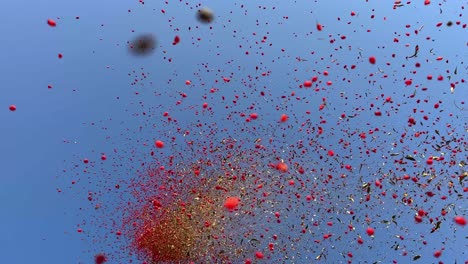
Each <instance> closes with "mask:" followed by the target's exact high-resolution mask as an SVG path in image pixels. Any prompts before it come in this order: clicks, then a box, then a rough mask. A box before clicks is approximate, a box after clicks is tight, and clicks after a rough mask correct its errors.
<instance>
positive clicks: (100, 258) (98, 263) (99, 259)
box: [94, 253, 107, 264]
mask: <svg viewBox="0 0 468 264" xmlns="http://www.w3.org/2000/svg"><path fill="white" fill-rule="evenodd" d="M105 262H107V257H106V255H104V254H103V253H99V254H97V255H96V256H94V263H95V264H103V263H105Z"/></svg>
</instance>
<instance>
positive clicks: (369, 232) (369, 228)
mask: <svg viewBox="0 0 468 264" xmlns="http://www.w3.org/2000/svg"><path fill="white" fill-rule="evenodd" d="M366 233H367V235H368V236H373V235H374V233H375V230H374V228H372V227H368V228H367V229H366Z"/></svg>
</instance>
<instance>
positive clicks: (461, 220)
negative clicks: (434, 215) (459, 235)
mask: <svg viewBox="0 0 468 264" xmlns="http://www.w3.org/2000/svg"><path fill="white" fill-rule="evenodd" d="M453 221H454V222H455V223H457V224H459V225H461V226H465V225H466V219H465V218H464V217H463V216H455V218H454V219H453Z"/></svg>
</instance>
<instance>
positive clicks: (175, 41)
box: [172, 36, 180, 45]
mask: <svg viewBox="0 0 468 264" xmlns="http://www.w3.org/2000/svg"><path fill="white" fill-rule="evenodd" d="M179 42H180V37H179V36H175V37H174V41H173V42H172V45H177V44H179Z"/></svg>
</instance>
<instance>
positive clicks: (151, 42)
mask: <svg viewBox="0 0 468 264" xmlns="http://www.w3.org/2000/svg"><path fill="white" fill-rule="evenodd" d="M156 43H157V41H156V38H155V37H154V36H153V35H151V34H145V35H141V36H138V37H136V38H135V39H134V40H133V41H132V42H131V43H130V47H129V50H130V53H131V54H133V55H135V56H148V55H150V54H151V53H153V52H154V50H155V49H156Z"/></svg>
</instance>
